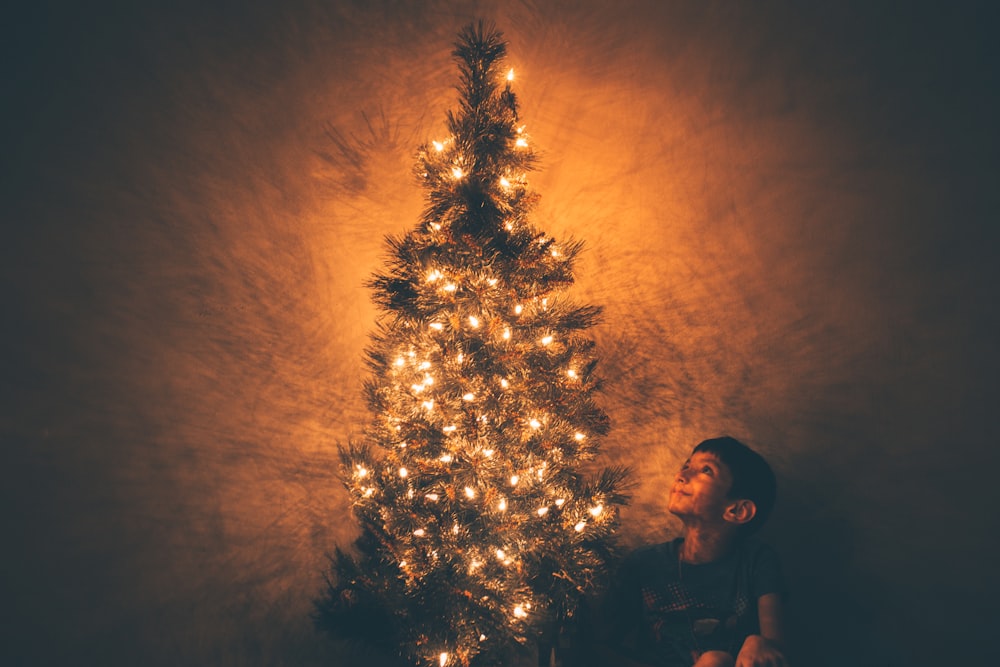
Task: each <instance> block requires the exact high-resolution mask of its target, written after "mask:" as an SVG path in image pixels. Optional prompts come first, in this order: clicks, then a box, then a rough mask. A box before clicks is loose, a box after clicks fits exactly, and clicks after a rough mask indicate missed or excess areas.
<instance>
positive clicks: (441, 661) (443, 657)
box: [438, 651, 448, 667]
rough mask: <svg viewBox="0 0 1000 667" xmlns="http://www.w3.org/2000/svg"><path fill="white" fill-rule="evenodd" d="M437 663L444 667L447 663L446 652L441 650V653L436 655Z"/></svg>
mask: <svg viewBox="0 0 1000 667" xmlns="http://www.w3.org/2000/svg"><path fill="white" fill-rule="evenodd" d="M438 663H439V664H440V665H441V667H444V666H445V665H447V664H448V654H447V653H445V652H443V651H442V652H441V655H439V656H438Z"/></svg>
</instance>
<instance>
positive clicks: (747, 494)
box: [602, 437, 788, 667]
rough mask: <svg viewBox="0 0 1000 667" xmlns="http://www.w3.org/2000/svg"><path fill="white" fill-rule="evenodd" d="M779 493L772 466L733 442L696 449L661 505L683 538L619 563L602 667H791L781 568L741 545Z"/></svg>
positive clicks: (767, 553)
mask: <svg viewBox="0 0 1000 667" xmlns="http://www.w3.org/2000/svg"><path fill="white" fill-rule="evenodd" d="M775 489H776V484H775V478H774V472H773V471H772V470H771V467H770V466H769V465H768V464H767V462H766V461H765V460H764V459H763V458H762V457H761V456H760V455H759V454H758V453H756V452H755V451H753V450H752V449H750V448H749V447H747V446H746V445H744V444H743V443H741V442H739V441H738V440H735V439H733V438H729V437H722V438H714V439H712V440H705V441H704V442H702V443H701V444H699V445H698V446H697V447H695V448H694V451H693V452H692V453H691V457H690V458H689V459H688V460H687V461H686V462H685V463H684V465H683V466H682V467H681V470H680V472H678V473H677V476H676V478H675V480H674V485H673V488H672V489H671V491H670V496H669V501H668V505H667V509H668V510H669V511H670V512H671V513H672V514H674V515H675V516H677V517H678V518H680V520H681V522H682V523H683V524H684V531H683V537H680V538H677V539H675V540H673V541H671V542H667V543H664V544H659V545H655V546H652V547H646V548H643V549H640V550H638V551H636V552H634V553H633V554H631V555H630V556H629V557H628V558H626V559H625V561H624V562H623V563H622V565H621V568H620V569H619V573H618V575H619V576H618V581H617V582H616V584H615V586H613V587H612V589H611V593H610V595H609V598H608V604H607V605H606V609H605V611H606V616H605V618H606V619H607V622H606V626H605V630H606V632H607V635H608V636H607V639H608V642H607V649H608V650H607V651H606V655H605V658H606V660H605V662H604V664H605V665H616V666H617V665H634V664H647V665H657V666H658V667H690V666H691V665H694V666H695V667H787V664H788V663H787V661H786V659H785V657H784V654H783V649H782V642H783V628H782V595H783V589H784V585H783V582H782V578H781V570H780V565H779V563H778V559H777V556H776V555H775V553H774V552H773V551H772V550H771V549H770V548H769V547H767V546H766V545H764V544H761V543H759V542H757V541H755V540H752V539H747V538H748V537H749V536H750V535H751V534H752V533H753V532H755V531H756V530H757V529H758V528H759V527H760V526H761V525H762V524H763V523H764V521H765V520H766V519H767V516H768V514H769V513H770V512H771V508H772V507H773V506H774V499H775ZM603 652H605V651H602V653H603ZM626 656H627V657H626Z"/></svg>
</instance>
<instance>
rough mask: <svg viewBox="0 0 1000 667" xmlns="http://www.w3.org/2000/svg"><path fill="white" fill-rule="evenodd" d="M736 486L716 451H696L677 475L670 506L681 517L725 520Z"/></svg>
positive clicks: (673, 512)
mask: <svg viewBox="0 0 1000 667" xmlns="http://www.w3.org/2000/svg"><path fill="white" fill-rule="evenodd" d="M732 485H733V476H732V473H731V472H730V471H729V467H728V466H727V465H726V464H724V463H723V462H722V461H720V460H719V459H718V458H717V457H716V456H715V455H714V454H710V453H708V452H695V453H694V454H692V455H691V458H689V459H688V460H687V461H685V463H684V465H682V466H681V469H680V471H679V472H678V473H677V476H676V477H675V478H674V486H673V488H672V489H671V491H670V500H669V503H668V505H667V509H668V510H670V512H671V513H672V514H675V515H677V516H679V517H692V518H695V517H696V518H698V519H701V520H705V521H716V520H718V521H722V520H723V514H724V512H725V510H726V508H727V507H728V506H729V505H730V504H731V503H732V502H733V501H732V500H731V499H729V498H728V497H727V496H728V494H729V489H730V488H731V487H732Z"/></svg>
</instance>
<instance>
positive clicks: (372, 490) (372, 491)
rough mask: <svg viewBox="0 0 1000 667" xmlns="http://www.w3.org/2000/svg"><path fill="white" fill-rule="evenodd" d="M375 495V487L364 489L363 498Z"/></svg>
mask: <svg viewBox="0 0 1000 667" xmlns="http://www.w3.org/2000/svg"><path fill="white" fill-rule="evenodd" d="M374 494H375V487H372V486H369V487H368V488H366V489H365V498H371V497H372V496H373V495H374Z"/></svg>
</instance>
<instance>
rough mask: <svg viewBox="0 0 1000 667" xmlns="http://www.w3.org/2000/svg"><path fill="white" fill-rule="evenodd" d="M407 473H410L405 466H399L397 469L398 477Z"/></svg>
mask: <svg viewBox="0 0 1000 667" xmlns="http://www.w3.org/2000/svg"><path fill="white" fill-rule="evenodd" d="M409 474H410V471H409V470H407V469H406V468H400V469H399V476H400V477H406V476H407V475H409Z"/></svg>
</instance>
